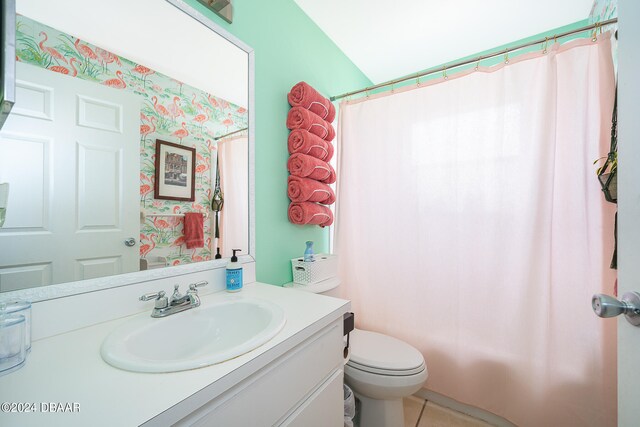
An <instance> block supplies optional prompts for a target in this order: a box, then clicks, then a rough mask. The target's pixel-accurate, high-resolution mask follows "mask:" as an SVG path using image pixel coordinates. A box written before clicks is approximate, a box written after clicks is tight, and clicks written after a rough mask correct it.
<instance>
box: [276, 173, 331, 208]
mask: <svg viewBox="0 0 640 427" xmlns="http://www.w3.org/2000/svg"><path fill="white" fill-rule="evenodd" d="M287 194H288V195H289V198H290V199H291V201H292V202H296V203H299V202H318V203H322V204H325V205H331V204H333V203H335V201H336V193H334V192H333V190H332V189H331V187H329V186H328V185H327V184H323V183H321V182H320V181H316V180H314V179H309V178H300V177H298V176H293V175H291V176H290V177H289V185H287Z"/></svg>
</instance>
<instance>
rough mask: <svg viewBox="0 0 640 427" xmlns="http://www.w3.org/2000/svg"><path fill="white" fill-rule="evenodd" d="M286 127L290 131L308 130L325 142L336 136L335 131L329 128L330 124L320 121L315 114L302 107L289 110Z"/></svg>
mask: <svg viewBox="0 0 640 427" xmlns="http://www.w3.org/2000/svg"><path fill="white" fill-rule="evenodd" d="M287 127H288V128H289V129H291V130H293V129H305V130H308V131H309V132H311V133H313V134H315V135H318V136H319V137H320V138H322V139H324V140H325V141H331V140H332V139H333V138H334V137H335V136H336V131H335V130H334V129H333V126H331V123H329V122H326V121H324V120H322V118H321V117H320V116H318V115H317V114H315V113H312V112H311V111H309V110H305V109H304V108H302V107H293V108H292V109H290V110H289V114H288V115H287Z"/></svg>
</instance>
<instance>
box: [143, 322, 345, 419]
mask: <svg viewBox="0 0 640 427" xmlns="http://www.w3.org/2000/svg"><path fill="white" fill-rule="evenodd" d="M342 330H343V325H342V320H338V321H335V322H333V323H331V324H330V325H328V326H326V327H325V328H323V329H322V330H320V331H319V332H318V333H316V334H314V335H312V336H311V337H309V338H307V339H306V340H305V341H303V342H302V343H301V344H299V345H298V346H296V347H294V348H293V349H291V350H290V351H289V352H287V353H286V354H284V355H283V356H281V357H280V358H279V359H276V360H274V361H273V362H271V363H269V364H268V365H266V366H265V367H264V368H262V369H260V370H259V371H257V372H255V373H254V374H253V375H251V376H249V377H247V378H246V379H244V380H243V381H241V382H240V383H238V384H236V385H235V386H233V387H232V388H231V389H229V390H228V391H226V392H225V393H223V394H222V395H220V396H218V397H217V398H215V399H213V400H211V401H209V402H208V403H206V404H205V405H203V406H201V407H200V408H199V409H197V410H196V411H193V412H192V413H190V414H189V415H188V416H186V417H184V418H183V419H182V420H180V421H179V422H177V423H176V424H175V425H178V426H225V427H226V426H238V427H242V426H251V427H259V426H273V425H283V426H301V427H302V426H304V427H314V426H318V427H332V426H336V427H338V426H341V425H342V424H343V391H342V382H343V369H342V368H343V359H342V350H343V346H344V342H343V338H342ZM187 400H188V399H187ZM185 403H188V402H185ZM151 425H159V424H157V423H156V422H154V420H153V419H152V420H150V421H149V422H148V423H146V424H145V426H151Z"/></svg>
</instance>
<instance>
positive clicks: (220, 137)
mask: <svg viewBox="0 0 640 427" xmlns="http://www.w3.org/2000/svg"><path fill="white" fill-rule="evenodd" d="M247 129H249V128H244V129H238V130H234V131H233V132H229V133H228V134H226V135H222V136H216V137H215V138H213V140H214V141H217V140H219V139H222V138H226V137H228V136H231V135H235V134H236V133H240V132H244V131H245V130H247Z"/></svg>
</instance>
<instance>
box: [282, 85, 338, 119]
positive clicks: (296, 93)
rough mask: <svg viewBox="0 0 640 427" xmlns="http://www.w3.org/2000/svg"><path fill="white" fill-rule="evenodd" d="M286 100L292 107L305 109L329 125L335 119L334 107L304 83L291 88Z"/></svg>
mask: <svg viewBox="0 0 640 427" xmlns="http://www.w3.org/2000/svg"><path fill="white" fill-rule="evenodd" d="M287 98H288V99H289V105H291V106H292V107H302V108H306V109H307V110H309V111H312V112H314V113H316V114H317V115H319V116H320V117H321V118H323V119H324V120H326V121H328V122H329V123H331V122H332V121H333V119H335V118H336V107H334V106H333V104H332V103H331V101H329V100H328V99H327V98H325V97H324V96H322V95H320V93H319V92H318V91H317V90H315V89H314V88H312V87H311V86H310V85H309V84H308V83H306V82H300V83H298V84H297V85H295V86H294V87H292V88H291V92H289V94H288V95H287Z"/></svg>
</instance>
